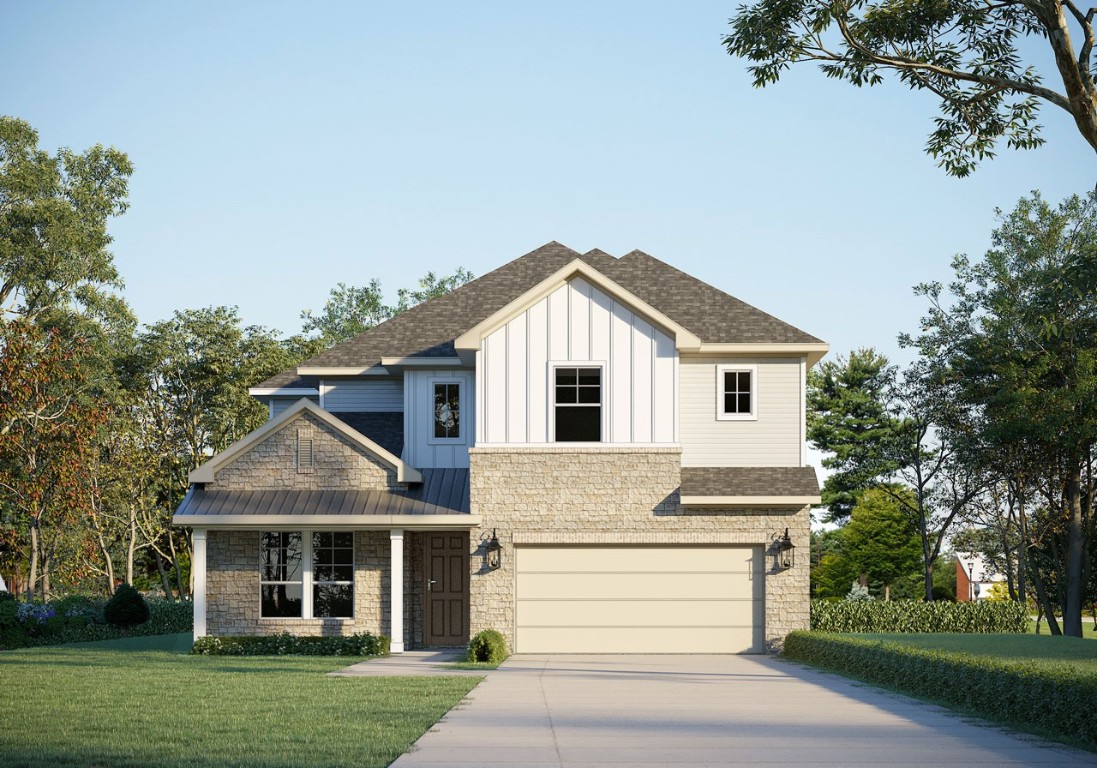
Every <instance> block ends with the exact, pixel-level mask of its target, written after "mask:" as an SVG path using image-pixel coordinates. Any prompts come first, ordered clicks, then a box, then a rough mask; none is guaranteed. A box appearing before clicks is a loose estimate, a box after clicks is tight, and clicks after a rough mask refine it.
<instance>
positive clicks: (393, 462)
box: [187, 398, 423, 483]
mask: <svg viewBox="0 0 1097 768" xmlns="http://www.w3.org/2000/svg"><path fill="white" fill-rule="evenodd" d="M301 411H308V412H309V413H311V414H312V415H313V416H315V417H316V418H317V419H319V420H320V421H322V422H324V423H325V424H326V425H328V426H329V427H331V428H332V429H334V430H335V431H336V432H338V433H340V434H341V435H343V436H344V437H346V438H347V439H348V440H350V441H351V442H352V443H355V444H357V445H359V446H361V447H362V448H364V449H365V450H366V451H368V452H369V453H371V454H373V455H374V456H376V457H377V458H378V459H380V460H381V461H383V462H384V463H386V464H388V465H389V466H390V467H392V468H393V469H395V470H396V481H397V482H399V483H421V482H423V475H422V474H421V473H420V472H419V470H417V469H415V467H412V466H411V465H409V464H407V463H406V462H404V461H403V460H402V459H400V457H399V456H395V455H393V454H392V453H389V452H388V451H386V450H385V449H384V448H382V447H381V446H380V445H378V444H377V443H375V442H373V441H372V440H370V439H369V438H368V437H366V436H365V435H363V434H362V433H361V432H359V431H358V430H356V429H353V428H352V427H350V426H349V425H348V424H347V423H346V422H343V421H341V420H339V419H338V418H336V417H335V416H332V415H331V414H330V413H328V412H327V411H325V410H324V409H322V408H321V407H320V406H318V405H317V404H316V403H314V402H312V401H311V400H309V399H307V398H301V399H300V400H298V401H297V402H296V403H294V404H293V405H291V406H290V407H289V408H287V409H286V410H284V411H283V412H282V413H280V414H279V415H278V416H277V417H276V418H274V419H272V420H271V421H268V422H267V423H266V424H264V425H263V426H261V427H259V428H258V429H256V430H254V431H253V432H249V433H248V434H247V435H244V437H242V438H240V439H239V440H237V441H236V442H235V443H233V444H232V445H230V446H229V447H228V448H226V449H225V450H223V451H221V453H219V454H217V455H216V456H214V457H213V458H211V459H210V460H209V461H207V462H206V463H205V464H203V465H202V466H200V467H198V468H197V469H195V470H193V471H192V472H191V473H190V475H188V477H187V480H188V481H189V482H191V483H214V482H217V470H218V469H219V468H220V467H222V466H224V465H225V464H229V463H231V462H232V461H233V459H235V458H236V457H237V456H239V455H241V454H243V453H244V452H246V451H247V450H248V449H249V448H251V447H252V446H253V445H256V444H257V443H259V442H261V441H262V440H265V439H266V438H267V437H269V436H270V435H272V434H274V433H275V432H277V431H278V430H280V429H282V428H283V427H285V426H287V425H288V424H289V423H290V422H292V421H293V420H294V419H295V418H296V417H297V415H298V414H299V413H301Z"/></svg>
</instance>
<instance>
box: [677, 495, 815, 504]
mask: <svg viewBox="0 0 1097 768" xmlns="http://www.w3.org/2000/svg"><path fill="white" fill-rule="evenodd" d="M822 502H823V500H822V498H821V497H819V496H683V497H682V506H683V507H806V506H809V505H814V504H821V503H822Z"/></svg>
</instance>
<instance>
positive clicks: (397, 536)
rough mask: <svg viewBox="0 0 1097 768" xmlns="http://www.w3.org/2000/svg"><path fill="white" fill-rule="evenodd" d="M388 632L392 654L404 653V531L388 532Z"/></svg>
mask: <svg viewBox="0 0 1097 768" xmlns="http://www.w3.org/2000/svg"><path fill="white" fill-rule="evenodd" d="M389 544H390V547H389V550H390V556H389V612H390V616H389V632H390V633H391V634H392V646H391V648H390V650H391V652H392V653H403V652H404V531H403V530H402V529H400V528H393V529H392V530H390V531H389Z"/></svg>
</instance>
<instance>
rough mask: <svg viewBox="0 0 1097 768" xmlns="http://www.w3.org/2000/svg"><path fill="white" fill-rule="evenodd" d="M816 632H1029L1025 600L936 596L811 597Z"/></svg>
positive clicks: (812, 617) (812, 621)
mask: <svg viewBox="0 0 1097 768" xmlns="http://www.w3.org/2000/svg"><path fill="white" fill-rule="evenodd" d="M811 628H812V629H813V630H815V631H816V632H866V633H868V632H980V633H982V632H994V633H997V632H1020V633H1023V632H1026V631H1028V612H1027V611H1026V610H1025V606H1024V605H1022V604H1021V603H1014V602H1006V601H1003V602H981V603H948V602H944V601H939V600H934V601H933V602H931V603H925V602H922V601H920V600H893V601H891V602H882V601H879V600H844V601H841V602H837V603H834V602H829V601H824V600H812V601H811Z"/></svg>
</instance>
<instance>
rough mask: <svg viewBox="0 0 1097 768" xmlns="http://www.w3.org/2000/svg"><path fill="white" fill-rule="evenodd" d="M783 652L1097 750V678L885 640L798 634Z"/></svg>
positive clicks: (1026, 661)
mask: <svg viewBox="0 0 1097 768" xmlns="http://www.w3.org/2000/svg"><path fill="white" fill-rule="evenodd" d="M782 654H783V655H784V656H785V657H786V658H789V659H793V660H795V661H800V662H803V663H805V664H810V665H812V666H816V667H821V668H823V669H828V670H831V671H833V672H837V673H839V674H842V675H845V676H847V677H851V678H855V679H857V680H863V681H865V682H869V683H875V684H878V685H883V686H886V687H888V688H892V689H894V690H898V691H902V692H904V693H910V694H913V695H915V696H919V697H922V698H925V699H929V700H931V701H936V702H940V703H944V704H950V705H953V706H956V707H959V708H961V709H965V710H968V711H972V712H975V713H977V714H978V715H980V716H982V717H985V718H988V719H991V720H997V721H999V722H1005V723H1009V724H1011V725H1014V726H1017V727H1020V728H1023V729H1025V730H1029V731H1034V732H1036V733H1041V734H1046V735H1052V736H1057V737H1059V738H1063V739H1066V740H1072V741H1075V742H1082V743H1083V744H1084V745H1085V746H1086V747H1087V748H1089V749H1095V748H1097V675H1080V674H1079V673H1078V670H1077V669H1076V668H1074V667H1071V666H1067V665H1062V666H1058V667H1057V666H1054V665H1050V666H1049V665H1046V664H1045V665H1039V666H1038V665H1037V664H1036V663H1035V662H1034V661H1032V660H1030V659H1004V658H995V657H986V656H972V655H969V654H965V653H959V652H956V651H942V650H935V649H927V648H917V647H912V646H909V645H902V644H899V643H889V642H887V641H884V640H874V639H868V638H860V637H848V636H843V635H834V634H821V633H815V632H793V633H791V634H789V636H788V637H787V638H786V639H785V646H784V650H783V652H782Z"/></svg>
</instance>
